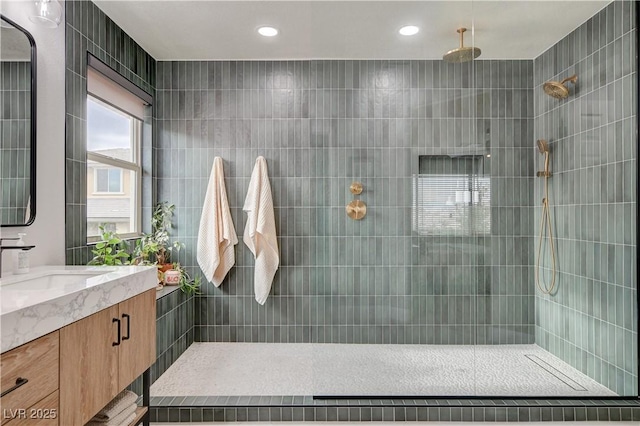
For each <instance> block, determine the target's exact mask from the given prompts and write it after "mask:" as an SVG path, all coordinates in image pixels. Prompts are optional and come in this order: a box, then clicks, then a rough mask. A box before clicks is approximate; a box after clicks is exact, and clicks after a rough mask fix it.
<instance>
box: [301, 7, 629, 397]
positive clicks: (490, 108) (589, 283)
mask: <svg viewBox="0 0 640 426" xmlns="http://www.w3.org/2000/svg"><path fill="white" fill-rule="evenodd" d="M450 3H451V2H418V3H417V4H419V5H420V7H421V8H423V12H424V13H425V14H426V15H429V14H430V13H431V14H433V13H435V11H436V10H438V9H439V8H443V7H447V5H449V4H450ZM556 3H557V4H556ZM570 3H571V4H570V5H569V4H568V2H567V4H565V3H564V2H555V3H553V4H552V3H551V2H535V1H532V2H504V1H500V2H499V1H493V2H492V1H482V2H458V4H456V5H455V7H457V8H459V10H458V11H461V15H459V16H460V17H461V18H460V19H461V20H463V21H464V22H468V23H467V24H466V25H467V26H468V32H466V36H467V37H466V39H465V44H466V45H468V46H470V47H479V48H481V49H482V54H481V55H480V56H479V57H478V58H477V59H475V60H473V61H471V62H463V63H448V62H444V61H443V60H442V54H444V53H445V52H446V50H447V49H444V50H443V51H442V52H440V53H439V54H434V53H433V52H431V53H429V54H428V55H427V57H425V58H422V59H411V60H395V59H367V60H339V61H311V63H310V71H309V75H310V83H309V87H310V99H311V102H312V104H313V105H315V107H313V108H311V109H310V113H313V114H316V115H317V117H316V116H314V117H312V118H313V120H312V122H311V125H310V126H311V133H312V138H314V137H317V138H320V139H321V142H322V143H319V144H318V145H317V147H316V149H315V151H314V155H315V156H316V158H317V161H316V163H315V164H316V165H319V166H322V167H318V170H322V174H321V175H319V176H313V177H314V178H317V183H316V185H319V186H318V187H317V188H316V193H317V194H325V195H322V196H321V197H320V198H319V199H318V201H316V203H317V204H318V207H327V208H326V209H325V208H319V209H318V210H317V212H316V215H317V216H315V217H312V220H315V221H316V225H317V229H318V230H320V231H322V230H324V231H327V233H326V235H325V234H322V235H320V236H319V237H318V238H317V239H316V241H315V242H314V244H316V248H317V249H318V252H319V253H323V255H322V256H321V257H319V258H318V259H317V262H318V266H320V267H318V268H312V270H311V271H310V279H311V288H312V292H313V293H312V299H311V304H312V326H311V332H310V333H311V336H312V341H313V342H314V343H317V345H315V346H314V347H313V355H312V371H313V378H314V380H313V382H314V384H313V392H314V394H315V395H316V396H342V397H347V396H349V397H359V396H360V397H362V396H369V397H371V396H380V397H383V396H390V397H391V396H413V397H419V396H453V395H455V396H486V397H503V398H508V397H514V396H526V397H555V396H565V397H575V398H581V397H590V396H599V397H600V396H616V395H617V396H635V395H637V392H638V374H637V368H638V367H637V317H638V314H637V278H636V264H635V259H636V220H637V217H636V197H637V195H636V176H637V166H636V162H637V160H636V155H637V148H636V147H637V136H636V130H637V119H636V109H637V107H636V103H637V99H636V98H637V82H636V79H637V73H636V61H635V56H636V32H637V31H636V22H635V9H634V8H635V4H634V3H633V2H630V1H615V2H608V1H601V2H593V1H583V2H570ZM553 5H555V7H557V8H560V9H558V10H568V9H563V8H565V7H566V8H569V7H570V8H571V12H572V15H571V16H572V19H571V20H570V22H569V21H567V20H565V22H564V25H565V27H562V28H560V26H559V24H558V26H554V27H553V28H551V27H549V25H550V24H549V21H548V20H546V18H545V17H548V16H549V13H548V12H549V8H550V7H553ZM452 7H453V6H452ZM462 9H464V11H462ZM516 9H517V10H516ZM517 11H520V12H517ZM514 13H515V14H517V15H518V16H520V17H521V19H522V21H521V22H520V24H519V26H522V27H523V28H524V27H531V28H542V27H544V28H547V31H544V32H543V34H534V33H532V32H527V31H523V32H518V33H515V32H513V31H512V32H509V31H508V28H507V27H506V26H503V27H500V26H498V27H494V26H490V25H488V24H487V22H493V21H492V19H493V18H495V15H498V18H501V17H502V16H503V15H504V16H511V15H509V14H514ZM501 14H503V15H501ZM456 16H458V15H456ZM545 25H547V27H545ZM556 27H558V28H556ZM455 29H456V28H453V29H452V32H454V31H455ZM518 34H521V35H518ZM532 37H535V38H532ZM498 40H499V41H498ZM532 46H533V47H532ZM574 76H576V77H574ZM552 89H553V90H552ZM550 93H551V95H553V96H550ZM314 102H315V103H314ZM334 107H336V108H337V109H335V110H334ZM320 139H318V140H319V141H320ZM314 170H315V169H314ZM326 173H328V174H326ZM354 182H360V183H361V184H362V187H363V191H362V193H360V194H352V193H351V192H350V191H349V188H350V186H351V185H352V183H354ZM325 190H326V191H325ZM356 200H357V201H359V202H361V203H364V204H365V205H366V214H365V215H364V217H362V218H358V219H359V220H354V219H352V218H351V217H350V216H348V215H347V212H346V211H345V206H346V205H347V204H349V203H351V202H352V201H356ZM543 219H544V220H543ZM548 290H551V291H548ZM547 293H548V294H547Z"/></svg>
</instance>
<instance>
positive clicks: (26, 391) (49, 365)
mask: <svg viewBox="0 0 640 426" xmlns="http://www.w3.org/2000/svg"><path fill="white" fill-rule="evenodd" d="M58 358H59V332H58V331H54V332H53V333H50V334H47V335H45V336H42V337H40V338H38V339H36V340H33V341H31V342H29V343H25V344H24V345H22V346H18V347H17V348H15V349H12V350H10V351H7V352H5V353H3V354H2V355H0V372H1V373H2V374H1V385H0V387H1V389H2V396H1V397H0V407H2V417H1V424H2V425H3V426H16V425H42V426H45V425H46V426H57V425H58V415H57V411H58V384H59V382H58ZM61 424H62V423H61Z"/></svg>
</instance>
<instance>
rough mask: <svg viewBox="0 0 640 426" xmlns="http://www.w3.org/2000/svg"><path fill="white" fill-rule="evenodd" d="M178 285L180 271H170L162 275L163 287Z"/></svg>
mask: <svg viewBox="0 0 640 426" xmlns="http://www.w3.org/2000/svg"><path fill="white" fill-rule="evenodd" d="M179 284H180V271H176V270H175V269H170V270H168V271H165V273H164V285H179Z"/></svg>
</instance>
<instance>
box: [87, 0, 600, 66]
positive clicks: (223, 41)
mask: <svg viewBox="0 0 640 426" xmlns="http://www.w3.org/2000/svg"><path fill="white" fill-rule="evenodd" d="M94 1H95V3H96V4H97V5H98V7H100V8H101V9H102V10H103V11H104V12H105V13H106V14H107V15H109V16H110V17H111V18H112V19H113V20H114V21H115V22H116V23H117V24H118V25H120V26H121V27H122V28H123V29H124V30H125V31H126V32H127V33H128V34H129V35H130V36H131V37H133V39H134V40H136V41H137V42H138V43H139V44H140V45H141V46H142V47H143V48H144V49H145V50H147V52H149V53H150V54H151V56H153V57H154V58H155V59H157V60H234V59H235V60H250V59H255V60H275V59H441V58H442V55H443V54H444V53H446V52H447V51H448V50H451V49H454V48H456V47H458V43H459V40H458V34H457V33H456V28H458V27H461V26H465V27H467V28H469V29H471V28H472V26H473V27H474V30H475V32H474V35H473V36H472V35H471V32H470V31H469V32H467V34H466V37H465V45H476V46H478V47H480V48H481V49H482V56H481V57H480V59H532V58H535V57H537V56H538V55H540V54H541V53H542V52H544V51H545V50H546V49H547V48H549V47H550V46H552V45H553V44H555V43H556V42H557V41H558V40H560V39H562V38H563V37H564V36H566V35H567V34H569V33H570V32H571V31H572V30H574V29H575V28H577V27H578V26H579V25H580V24H582V23H583V22H585V21H586V20H587V19H588V18H589V17H591V16H593V15H594V14H595V13H596V12H597V11H599V10H600V9H602V8H603V7H604V6H605V5H606V4H608V3H609V0H607V1H596V0H587V1H584V0H583V1H580V0H574V1H544V0H508V1H507V0H503V1H483V0H476V1H456V0H447V1H329V0H324V1H301V0H293V1H268V0H262V1H217V0H216V1H190V0H170V1H163V0H155V1H151V0H128V1H118V0H116V1H114V0H94ZM407 24H412V25H417V26H419V27H420V28H421V31H420V32H419V33H418V34H417V35H415V36H412V37H404V36H400V35H399V34H398V32H397V31H398V29H399V28H400V27H401V26H403V25H407ZM261 25H270V26H275V27H277V28H278V29H279V30H280V34H279V35H278V36H276V37H272V38H266V37H261V36H259V35H258V34H257V32H256V28H257V27H258V26H261Z"/></svg>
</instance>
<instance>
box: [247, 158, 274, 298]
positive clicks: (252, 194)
mask: <svg viewBox="0 0 640 426" xmlns="http://www.w3.org/2000/svg"><path fill="white" fill-rule="evenodd" d="M243 210H244V211H245V212H247V215H248V217H247V224H246V226H245V228H244V236H243V241H244V243H245V244H246V245H247V247H249V250H251V253H253V256H254V257H255V259H256V266H255V272H254V289H255V293H256V300H257V301H258V303H259V304H261V305H264V302H265V301H266V300H267V297H268V296H269V291H271V283H272V282H273V277H274V276H275V274H276V271H277V270H278V265H279V263H280V256H279V254H278V241H277V239H276V220H275V217H274V214H273V199H272V197H271V185H270V184H269V176H268V175H267V161H266V160H265V159H264V157H258V158H257V160H256V165H255V167H254V168H253V173H251V182H250V183H249V191H248V193H247V198H246V199H245V200H244V207H243Z"/></svg>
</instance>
